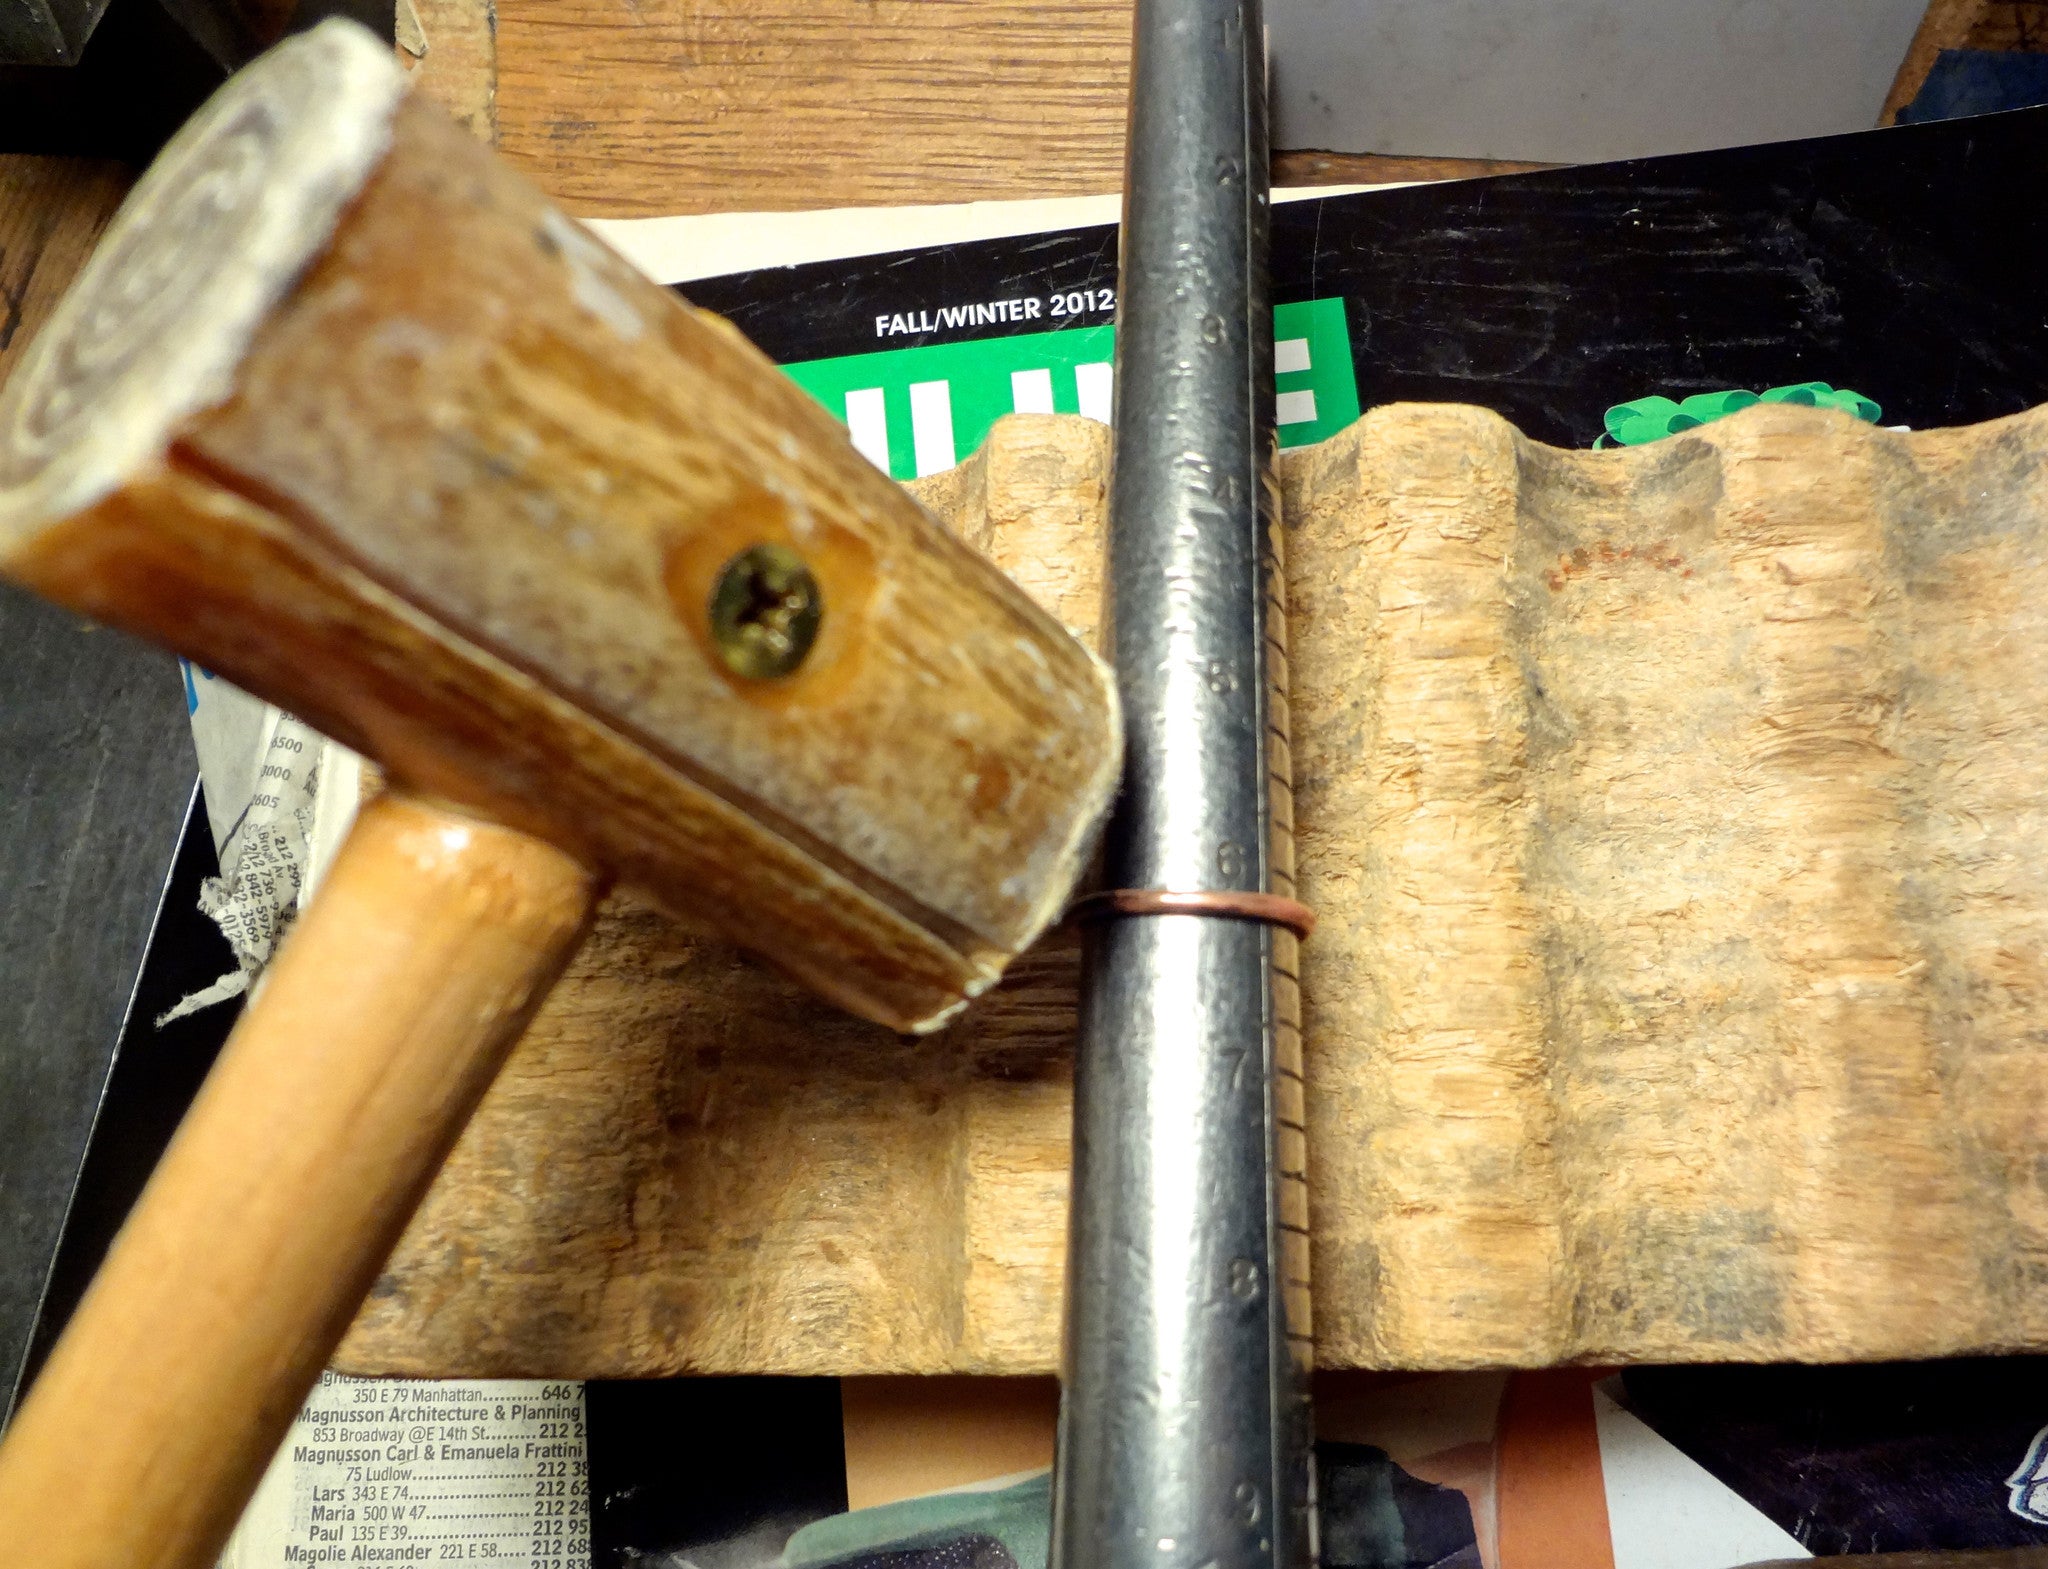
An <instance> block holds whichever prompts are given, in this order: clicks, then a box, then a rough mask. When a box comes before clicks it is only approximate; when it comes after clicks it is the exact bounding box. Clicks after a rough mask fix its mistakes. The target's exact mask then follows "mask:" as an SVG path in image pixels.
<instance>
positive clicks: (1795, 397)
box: [1593, 381, 1883, 447]
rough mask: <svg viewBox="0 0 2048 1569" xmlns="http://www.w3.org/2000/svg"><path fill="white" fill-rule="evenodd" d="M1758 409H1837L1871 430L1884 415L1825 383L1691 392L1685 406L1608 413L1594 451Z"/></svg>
mask: <svg viewBox="0 0 2048 1569" xmlns="http://www.w3.org/2000/svg"><path fill="white" fill-rule="evenodd" d="M1756 403H1801V404H1805V405H1806V406H1807V407H1809V408H1823V409H1840V410H1841V411H1842V412H1843V413H1844V414H1852V415H1854V416H1855V417H1856V418H1857V419H1860V420H1866V421H1868V422H1869V423H1870V424H1873V425H1875V424H1876V423H1877V420H1878V416H1879V415H1880V414H1881V413H1882V412H1883V410H1881V409H1879V408H1878V406H1877V405H1876V404H1875V403H1873V402H1871V401H1870V399H1868V398H1866V397H1864V396H1863V394H1862V393H1860V392H1851V391H1849V389H1848V388H1846V387H1843V388H1841V389H1839V390H1838V389H1836V388H1834V387H1830V386H1829V385H1828V384H1827V383H1826V382H1824V381H1802V382H1799V383H1797V384H1796V385H1794V386H1790V387H1772V388H1770V389H1769V390H1768V391H1765V392H1760V393H1758V392H1744V391H1741V390H1740V389H1737V390H1736V391H1733V392H1695V393H1694V394H1693V395H1692V396H1691V397H1689V398H1687V399H1686V400H1685V401H1684V402H1683V403H1674V402H1672V401H1671V400H1670V399H1669V398H1654V397H1653V398H1637V399H1636V400H1635V401H1634V402H1633V403H1617V404H1615V405H1614V407H1613V408H1611V409H1609V410H1608V411H1607V418H1606V422H1605V423H1606V425H1607V429H1606V431H1605V432H1604V433H1603V434H1602V435H1600V436H1599V437H1598V438H1596V439H1595V440H1594V442H1593V445H1594V446H1596V447H1605V446H1610V445H1612V446H1617V447H1640V446H1642V445H1643V444H1644V443H1645V442H1650V441H1659V440H1662V439H1663V438H1664V437H1666V436H1675V435H1677V434H1678V433H1679V432H1680V431H1683V430H1694V429H1696V428H1698V427H1699V426H1701V425H1705V424H1708V423H1709V422H1711V421H1713V420H1717V419H1726V418H1727V417H1728V416H1729V415H1730V414H1735V413H1739V412H1740V411H1741V410H1743V409H1746V408H1748V407H1750V406H1751V405H1752V404H1756Z"/></svg>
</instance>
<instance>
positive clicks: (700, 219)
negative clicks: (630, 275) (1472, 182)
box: [583, 181, 1414, 283]
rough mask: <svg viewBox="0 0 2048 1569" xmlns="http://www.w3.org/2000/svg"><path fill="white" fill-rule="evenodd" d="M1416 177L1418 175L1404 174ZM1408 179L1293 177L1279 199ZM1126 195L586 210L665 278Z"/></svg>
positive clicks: (968, 229) (1035, 219)
mask: <svg viewBox="0 0 2048 1569" xmlns="http://www.w3.org/2000/svg"><path fill="white" fill-rule="evenodd" d="M1402 183H1407V184H1412V183H1414V182H1412V181H1408V182H1402ZM1399 188H1400V187H1399V185H1398V184H1395V185H1316V186H1290V187H1289V188H1288V189H1286V190H1283V191H1275V192H1274V193H1273V201H1274V203H1275V204H1276V205H1280V206H1284V205H1286V204H1287V203H1288V202H1302V201H1308V200H1310V199H1311V198H1314V197H1318V196H1349V195H1351V194H1352V193H1353V192H1355V191H1382V190H1397V189H1399ZM1122 210H1123V198H1122V197H1121V196H1118V195H1115V194H1113V193H1112V194H1110V195H1107V196H1052V197H1037V198H1033V199H1030V200H1026V201H1012V202H938V203H933V204H931V205H930V206H924V207H828V208H823V209H819V210H816V211H812V212H713V213H689V214H685V215H683V216H681V217H675V218H586V219H584V220H583V221H584V222H585V223H586V224H587V225H589V227H590V228H591V230H592V231H593V232H594V233H595V234H596V235H597V237H598V238H599V239H601V240H603V241H604V242H605V243H606V244H607V245H609V246H611V247H612V249H614V250H615V251H617V252H618V253H619V254H620V255H621V256H624V257H625V258H626V260H627V261H629V262H631V263H632V264H633V265H634V266H636V267H638V268H639V269H640V270H641V271H642V272H644V273H646V274H647V276H648V277H650V278H652V279H653V280H654V281H655V282H656V283H688V282H690V281H691V280H692V279H693V278H716V277H720V276H722V275H724V274H726V273H733V272H751V271H753V270H755V269H757V268H763V267H795V266H799V265H801V264H803V263H805V262H818V261H841V260H844V259H845V258H847V257H849V256H879V255H881V254H883V253H884V252H887V251H905V250H913V249H915V248H917V247H918V246H923V245H959V244H964V243H965V242H967V241H969V240H998V239H1005V238H1008V237H1010V236H1013V235H1020V234H1044V233H1047V232H1049V231H1051V230H1055V229H1079V228H1085V227H1086V226H1088V225H1090V224H1097V223H1115V222H1116V221H1117V219H1118V217H1120V216H1121V214H1122Z"/></svg>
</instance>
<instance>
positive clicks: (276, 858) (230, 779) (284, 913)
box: [156, 664, 362, 1028]
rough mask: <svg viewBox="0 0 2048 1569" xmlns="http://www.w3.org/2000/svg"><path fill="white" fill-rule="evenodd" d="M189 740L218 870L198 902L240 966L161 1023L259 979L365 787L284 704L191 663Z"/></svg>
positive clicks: (347, 755) (339, 753)
mask: <svg viewBox="0 0 2048 1569" xmlns="http://www.w3.org/2000/svg"><path fill="white" fill-rule="evenodd" d="M185 694H186V706H187V708H188V710H189V712H190V715H191V720H192V744H193V747H194V749H195V750H196V751H197V752H198V754H199V776H200V780H201V782H202V783H203V785H204V786H205V794H206V815H207V820H208V824H209V826H210V827H211V828H212V830H213V844H214V849H215V850H216V851H218V852H219V855H220V865H221V873H220V875H219V876H218V877H209V878H208V879H207V880H206V882H205V884H204V885H203V886H202V888H201V889H200V893H199V908H200V909H201V910H202V911H204V912H205V914H206V915H207V916H208V918H209V919H211V920H212V921H213V923H214V924H215V925H216V926H218V927H219V928H220V929H221V935H222V936H224V937H226V938H227V940H228V946H229V948H230V949H231V950H233V953H234V957H235V968H234V969H232V970H230V971H228V973H227V974H225V975H223V976H221V977H220V979H218V980H217V981H215V982H214V983H213V984H212V985H210V986H205V987H202V988H200V989H199V990H198V991H196V992H194V993H192V994H191V995H190V996H189V997H186V998H185V999H184V1000H183V1001H181V1002H179V1003H178V1004H177V1006H175V1007H173V1008H171V1009H169V1010H167V1011H166V1012H165V1013H164V1014H162V1015H161V1016H160V1017H159V1018H158V1019H157V1021H156V1022H157V1026H158V1028H162V1027H163V1026H164V1025H166V1024H168V1023H170V1022H171V1021H172V1020H173V1019H181V1018H183V1017H185V1016H186V1015H187V1014H190V1013H196V1012H198V1011H199V1010H200V1009H202V1008H208V1007H211V1006H213V1005H214V1004H215V1003H219V1002H225V1001H227V1000H228V999H229V998H231V997H239V996H241V995H242V994H243V993H244V992H246V991H248V990H249V989H250V987H251V986H253V985H254V984H255V982H256V980H257V978H258V977H260V976H261V975H262V973H263V969H264V966H265V965H267V964H268V963H269V962H270V957H271V955H272V954H273V953H275V952H276V950H277V945H278V943H279V942H280V941H281V940H282V938H283V936H284V933H285V931H286V930H287V929H288V928H289V926H290V925H291V922H292V921H293V919H295V918H296V916H297V915H298V913H299V911H300V909H302V908H303V907H304V905H305V902H306V900H307V898H308V897H309V896H310V894H311V892H312V888H313V884H314V882H315V881H316V880H317V878H318V876H319V874H320V872H321V871H322V870H324V869H325V867H326V866H327V865H328V864H329V863H330V862H331V861H332V860H333V855H334V852H335V850H336V849H338V848H339V846H340V842H341V838H342V836H343V835H344V834H345V833H346V831H347V825H348V823H349V821H350V820H351V819H352V818H353V817H354V815H355V809H356V801H357V798H358V796H359V795H360V793H361V788H362V762H361V759H360V758H358V757H357V756H356V755H355V754H354V753H353V752H351V751H349V750H348V748H346V747H344V746H341V745H339V744H338V743H336V742H334V741H330V740H329V739H328V738H327V737H325V736H323V735H321V734H320V733H319V732H318V731H316V730H314V729H312V728H311V727H309V726H307V725H305V724H302V723H301V722H300V721H298V720H297V719H294V718H293V717H292V716H291V715H290V714H287V713H285V712H284V711H283V710H282V709H279V708H275V707H272V706H271V705H270V704H268V703H265V702H263V701H262V700H261V699H259V698H255V697H251V696H250V695H249V694H248V693H247V692H244V691H242V690H241V689H239V688H238V687H235V686H232V685H230V684H229V683H228V682H226V681H223V680H221V679H220V678H219V677H217V676H215V675H213V674H212V673H211V672H209V671H206V670H202V669H200V668H199V667H198V666H196V665H192V664H187V665H186V666H185Z"/></svg>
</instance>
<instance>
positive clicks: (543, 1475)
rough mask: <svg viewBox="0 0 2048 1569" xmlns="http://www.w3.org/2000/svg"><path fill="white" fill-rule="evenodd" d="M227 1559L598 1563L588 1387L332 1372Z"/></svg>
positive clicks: (248, 1562)
mask: <svg viewBox="0 0 2048 1569" xmlns="http://www.w3.org/2000/svg"><path fill="white" fill-rule="evenodd" d="M220 1563H221V1569H291V1566H297V1565H303V1564H344V1565H349V1566H351V1569H353V1566H356V1565H373V1564H391V1565H401V1566H404V1565H414V1564H418V1565H439V1564H456V1563H461V1564H488V1565H490V1566H491V1569H588V1566H589V1563H590V1482H589V1460H588V1452H587V1446H586V1443H585V1432H584V1409H583V1386H582V1385H581V1384H577V1383H568V1382H557V1383H545V1384H543V1383H538V1382H529V1381H527V1380H524V1379H452V1380H427V1379H383V1378H348V1377H344V1376H343V1375H341V1374H339V1373H325V1374H322V1375H321V1379H320V1382H319V1384H318V1385H317V1386H315V1388H314V1390H313V1393H312V1394H311V1395H310V1396H308V1397H307V1400H306V1404H305V1406H304V1407H303V1408H302V1409H301V1410H300V1412H299V1415H298V1418H297V1420H296V1421H294V1422H293V1424H292V1430H291V1434H290V1436H289V1437H287V1438H286V1439H285V1441H284V1445H283V1447H282V1448H281V1449H279V1451H278V1454H277V1458H276V1460H274V1461H273V1462H272V1463H271V1466H270V1469H269V1470H268V1471H267V1472H266V1473H265V1474H264V1477H263V1482H262V1485H261V1486H259V1487H258V1488H257V1490H256V1496H255V1497H254V1498H253V1499H251V1500H250V1503H249V1507H248V1509H247V1510H246V1511H244V1513H243V1515H242V1520H241V1524H240V1525H238V1526H237V1527H236V1528H235V1534H234V1537H233V1538H232V1539H231V1540H230V1541H229V1543H228V1547H227V1550H226V1552H224V1553H223V1554H222V1555H221V1560H220Z"/></svg>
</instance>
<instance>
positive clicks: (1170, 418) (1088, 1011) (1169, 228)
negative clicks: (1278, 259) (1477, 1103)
mask: <svg viewBox="0 0 2048 1569" xmlns="http://www.w3.org/2000/svg"><path fill="white" fill-rule="evenodd" d="M1128 156H1129V162H1128V169H1127V174H1126V179H1125V184H1124V222H1123V231H1122V241H1121V243H1122V260H1121V266H1120V277H1119V284H1118V288H1119V300H1118V309H1117V345H1116V410H1115V415H1116V417H1115V460H1114V461H1115V466H1114V471H1113V477H1112V482H1111V491H1110V579H1111V594H1110V612H1111V624H1112V627H1113V637H1114V643H1113V647H1114V657H1115V662H1116V667H1117V673H1118V678H1119V681H1120V684H1121V687H1122V694H1123V702H1124V716H1125V727H1126V738H1127V739H1126V749H1125V759H1126V761H1125V769H1126V772H1125V777H1124V789H1123V795H1122V797H1121V800H1120V802H1119V804H1118V807H1117V811H1116V815H1115V817H1114V818H1113V820H1112V822H1111V825H1110V829H1109V836H1108V839H1107V844H1106V873H1107V885H1108V886H1109V887H1110V888H1121V889H1138V890H1151V889H1169V890H1176V891H1189V892H1206V891H1225V890H1238V891H1253V892H1268V891H1269V892H1274V893H1280V894H1287V895H1291V894H1292V893H1293V891H1294V890H1293V875H1292V874H1293V858H1292V839H1291V835H1290V833H1289V829H1290V828H1291V821H1292V818H1291V803H1290V799H1289V797H1288V778H1287V761H1286V759H1287V752H1286V730H1285V712H1286V708H1285V697H1284V689H1285V679H1286V673H1285V672H1286V666H1285V652H1284V650H1285V641H1284V607H1283V603H1282V600H1281V598H1280V592H1281V590H1280V583H1281V579H1280V575H1279V571H1278V565H1279V563H1278V559H1277V551H1278V548H1279V542H1278V537H1277V532H1276V530H1275V529H1274V528H1273V526H1272V525H1273V521H1274V520H1273V513H1272V509H1271V505H1270V501H1269V495H1270V490H1269V476H1270V468H1271V457H1272V446H1273V440H1272V430H1273V419H1272V352H1273V349H1272V311H1271V305H1270V300H1269V297H1268V292H1267V280H1266V234H1267V190H1266V181H1267V157H1268V153H1267V137H1266V112H1265V69H1264V49H1263V33H1262V28H1261V22H1260V14H1259V4H1258V0H1137V8H1136V22H1135V37H1134V45H1133V61H1132V75H1131V112H1130V131H1129V155H1128ZM1276 825H1277V826H1276ZM1089 933H1090V935H1089V938H1088V942H1087V950H1086V967H1085V972H1084V976H1085V978H1084V989H1083V1002H1082V1022H1081V1039H1080V1046H1079V1059H1078V1067H1077V1074H1076V1084H1075V1129H1074V1133H1075V1147H1074V1207H1073V1215H1072V1221H1071V1232H1070V1243H1069V1259H1068V1277H1067V1278H1068V1304H1067V1327H1066V1353H1065V1360H1066V1367H1065V1385H1064V1389H1063V1393H1062V1398H1061V1408H1060V1444H1059V1462H1058V1467H1057V1476H1056V1487H1055V1503H1054V1524H1053V1548H1052V1562H1053V1566H1054V1569H1141V1566H1142V1569H1212V1566H1213V1569H1267V1566H1272V1569H1302V1566H1304V1565H1306V1564H1308V1563H1309V1562H1310V1561H1311V1560H1312V1557H1313V1551H1314V1544H1313V1530H1314V1528H1313V1510H1312V1504H1311V1489H1310V1471H1309V1455H1308V1443H1309V1428H1308V1406H1307V1395H1306V1374H1307V1361H1308V1357H1307V1353H1308V1322H1307V1234H1306V1224H1307V1206H1306V1201H1305V1198H1304V1196H1303V1194H1304V1190H1303V1189H1302V1186H1301V1175H1302V1168H1303V1158H1302V1145H1301V1135H1300V1078H1299V1073H1300V1037H1299V1032H1298V1028H1297V1024H1298V1018H1297V1014H1296V1003H1295V993H1294V988H1293V975H1294V972H1295V964H1294V937H1293V936H1292V934H1291V933H1289V932H1287V931H1285V930H1284V929H1281V928H1278V927H1273V926H1269V925H1265V924H1262V923H1260V922H1258V921H1254V920H1247V919H1241V918H1231V917H1224V916H1217V915H1190V914H1155V915H1132V916H1122V917H1117V918H1111V919H1107V920H1104V921H1101V922H1099V923H1096V924H1093V925H1091V926H1090V928H1089ZM1290 1309H1291V1310H1292V1322H1290Z"/></svg>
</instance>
